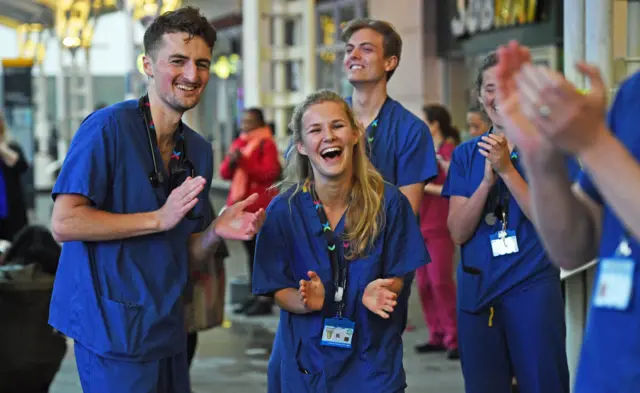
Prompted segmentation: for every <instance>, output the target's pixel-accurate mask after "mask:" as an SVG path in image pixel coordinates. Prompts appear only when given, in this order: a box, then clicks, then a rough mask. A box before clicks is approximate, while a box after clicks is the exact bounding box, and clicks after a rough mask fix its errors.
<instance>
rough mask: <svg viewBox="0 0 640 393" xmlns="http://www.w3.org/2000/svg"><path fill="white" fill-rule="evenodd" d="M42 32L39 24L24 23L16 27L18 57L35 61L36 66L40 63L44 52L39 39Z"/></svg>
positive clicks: (43, 46)
mask: <svg viewBox="0 0 640 393" xmlns="http://www.w3.org/2000/svg"><path fill="white" fill-rule="evenodd" d="M42 30H43V28H42V25H41V24H39V23H32V24H29V23H25V24H22V25H20V26H18V27H16V35H17V38H18V53H19V56H20V57H22V58H31V59H35V62H36V63H37V64H39V63H40V62H42V60H43V59H44V55H45V51H46V49H45V45H44V43H43V42H42V40H41V37H40V35H41V34H42Z"/></svg>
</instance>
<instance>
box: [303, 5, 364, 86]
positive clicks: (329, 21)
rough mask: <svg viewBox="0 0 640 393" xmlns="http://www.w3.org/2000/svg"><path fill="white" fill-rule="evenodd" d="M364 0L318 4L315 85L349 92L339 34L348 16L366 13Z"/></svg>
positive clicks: (347, 20) (358, 16)
mask: <svg viewBox="0 0 640 393" xmlns="http://www.w3.org/2000/svg"><path fill="white" fill-rule="evenodd" d="M366 8H367V1H366V0H336V1H333V2H327V3H322V4H320V5H319V6H318V7H317V15H318V30H319V32H318V47H317V49H316V51H317V54H318V60H317V61H318V64H317V80H316V81H317V86H318V88H321V89H322V88H324V89H331V90H334V91H336V92H338V93H340V94H342V95H349V94H351V86H350V85H349V82H348V81H347V79H346V76H345V73H344V70H343V68H342V60H343V57H344V50H343V48H344V44H343V43H342V42H341V41H340V34H341V32H342V28H343V27H344V25H345V24H346V23H347V22H349V21H350V20H353V19H356V18H363V17H365V16H366V14H367V13H366Z"/></svg>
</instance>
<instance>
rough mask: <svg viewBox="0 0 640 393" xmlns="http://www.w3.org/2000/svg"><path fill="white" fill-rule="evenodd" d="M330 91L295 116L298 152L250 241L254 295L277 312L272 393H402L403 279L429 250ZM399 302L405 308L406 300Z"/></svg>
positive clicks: (348, 112)
mask: <svg viewBox="0 0 640 393" xmlns="http://www.w3.org/2000/svg"><path fill="white" fill-rule="evenodd" d="M356 124H357V123H356V121H355V118H354V115H353V112H352V111H351V110H350V109H349V107H348V105H347V103H346V102H345V101H344V100H343V99H342V98H341V97H340V96H339V95H337V94H335V93H333V92H330V91H326V90H324V91H319V92H316V93H314V94H312V95H310V96H309V97H308V98H307V99H306V100H305V101H304V102H303V103H302V104H301V105H300V106H299V107H298V108H296V110H295V112H294V115H293V118H292V120H291V129H292V130H293V140H294V148H293V149H292V150H291V152H290V157H289V160H288V163H287V167H286V171H285V173H286V176H285V180H284V181H283V183H282V185H281V193H280V195H278V196H277V197H276V198H275V199H274V200H273V201H272V203H271V205H270V206H269V208H268V210H267V219H266V221H265V224H264V226H263V228H262V230H261V231H260V233H259V235H258V239H257V245H256V258H255V266H254V273H253V292H254V294H256V295H273V296H274V298H275V300H276V302H277V303H278V305H279V306H280V308H281V309H282V311H281V315H280V331H279V334H278V335H277V337H276V343H274V346H275V347H276V348H279V355H280V356H276V357H273V358H272V359H271V362H280V364H278V365H273V364H270V367H269V375H268V377H269V390H268V391H269V392H274V393H275V392H278V393H279V392H292V393H293V392H295V393H301V392H314V393H316V392H347V391H349V390H352V389H361V390H363V391H366V392H388V393H396V392H404V390H405V387H406V383H405V373H404V370H403V366H402V336H401V334H402V328H403V318H402V315H399V314H395V313H394V312H393V311H394V309H395V308H396V307H399V306H400V305H399V304H398V302H399V301H402V299H401V298H398V296H397V294H398V293H400V291H401V290H402V287H403V284H404V282H403V281H404V280H403V277H404V276H405V275H406V274H408V273H410V272H412V271H414V270H415V269H417V268H418V267H420V266H422V265H425V264H426V263H427V262H428V256H427V252H426V249H425V247H424V242H423V240H422V236H421V235H420V230H419V228H418V223H417V221H416V219H415V215H414V214H413V211H412V209H411V205H410V204H409V201H408V200H407V198H406V197H405V196H403V195H402V193H400V191H399V190H398V189H397V188H396V187H395V186H392V185H389V184H387V183H385V182H384V181H383V179H382V176H381V175H380V174H379V173H378V172H377V171H376V170H375V169H374V168H373V166H372V165H371V163H370V162H369V160H368V159H367V158H366V154H365V147H364V143H363V135H364V132H363V130H362V128H360V127H358V126H357V125H356ZM404 306H405V307H406V304H405V305H404Z"/></svg>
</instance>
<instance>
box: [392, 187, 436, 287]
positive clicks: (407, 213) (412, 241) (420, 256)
mask: <svg viewBox="0 0 640 393" xmlns="http://www.w3.org/2000/svg"><path fill="white" fill-rule="evenodd" d="M430 261H431V259H430V258H429V254H428V253H427V249H426V247H425V244H424V239H423V237H422V234H421V233H420V227H419V226H418V222H417V221H416V216H415V214H414V213H413V210H412V209H411V204H410V203H409V200H408V199H407V198H406V197H405V196H404V195H403V194H402V193H401V192H400V191H399V190H394V194H393V196H391V200H390V201H389V202H388V206H387V209H386V224H385V229H384V260H383V278H390V277H404V276H406V275H408V274H410V273H413V272H414V271H415V270H416V269H417V268H419V267H420V266H423V265H426V264H427V263H429V262H430Z"/></svg>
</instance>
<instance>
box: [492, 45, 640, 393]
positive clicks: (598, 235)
mask: <svg viewBox="0 0 640 393" xmlns="http://www.w3.org/2000/svg"><path fill="white" fill-rule="evenodd" d="M498 54H499V57H500V63H499V65H498V93H499V94H500V95H501V96H502V97H503V102H505V105H504V110H505V116H506V117H508V118H509V120H510V121H511V122H512V124H514V125H515V127H512V128H511V130H510V132H509V137H510V138H511V139H512V140H513V141H514V142H515V143H516V145H517V146H518V148H519V149H520V151H521V152H522V157H523V160H524V163H525V168H526V171H527V174H528V176H529V181H530V183H531V187H530V193H531V203H532V205H533V209H532V210H533V213H534V220H535V222H536V226H537V228H538V230H539V232H540V235H541V237H542V240H543V242H544V244H545V246H546V249H547V251H548V253H549V255H550V257H551V258H552V259H553V261H554V262H555V263H556V264H557V265H559V266H561V267H563V268H565V269H575V268H577V267H579V266H581V265H584V264H585V263H587V262H590V261H592V260H593V259H594V258H599V259H600V261H599V264H598V267H597V273H596V279H595V286H594V289H593V297H592V302H591V309H590V311H589V318H588V322H587V328H586V332H585V338H584V343H583V347H582V354H581V358H580V363H579V367H578V373H577V377H576V385H575V389H574V391H575V392H577V393H614V392H615V393H631V392H638V391H640V347H639V346H638V343H637V339H636V337H637V335H638V329H639V328H640V291H638V290H637V288H635V287H634V286H635V285H636V284H637V283H638V282H639V278H640V277H639V276H640V273H639V271H638V266H637V263H636V262H637V260H638V259H637V257H638V255H640V245H639V244H638V239H640V204H638V201H639V200H640V137H639V136H638V124H640V73H638V72H636V73H635V74H633V75H632V76H631V77H629V78H628V79H627V80H626V81H625V82H623V83H622V85H621V87H620V89H619V91H618V92H617V94H616V97H615V100H614V102H613V106H612V107H611V109H610V110H609V114H608V118H607V117H606V109H607V108H606V106H607V87H606V86H605V83H604V81H603V79H602V77H601V75H600V72H599V71H598V69H597V68H596V67H594V66H591V65H587V64H584V63H580V64H578V65H577V68H578V70H579V71H580V72H581V73H582V74H583V75H585V76H586V77H587V78H588V79H589V81H590V84H591V90H590V92H588V93H587V94H582V93H580V92H578V91H577V89H576V87H575V86H574V85H573V84H571V83H570V82H569V81H567V80H566V79H565V78H564V77H563V76H562V75H561V74H559V73H557V72H555V71H553V70H551V69H548V68H545V67H536V66H533V65H532V63H531V55H530V53H529V50H528V48H526V47H522V46H520V45H519V44H518V43H517V42H511V43H510V44H509V45H508V46H507V47H503V48H500V49H499V51H498ZM565 152H569V153H572V154H575V155H576V156H577V157H578V158H579V159H580V161H581V162H582V165H583V168H584V171H583V173H582V174H581V176H580V178H579V180H578V182H577V184H575V185H573V186H572V184H571V182H570V181H569V178H568V176H567V174H566V172H565V171H564V170H563V169H562V165H560V164H559V163H560V162H561V157H562V154H563V153H565Z"/></svg>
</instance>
